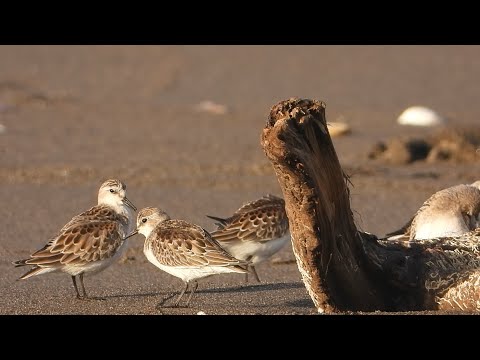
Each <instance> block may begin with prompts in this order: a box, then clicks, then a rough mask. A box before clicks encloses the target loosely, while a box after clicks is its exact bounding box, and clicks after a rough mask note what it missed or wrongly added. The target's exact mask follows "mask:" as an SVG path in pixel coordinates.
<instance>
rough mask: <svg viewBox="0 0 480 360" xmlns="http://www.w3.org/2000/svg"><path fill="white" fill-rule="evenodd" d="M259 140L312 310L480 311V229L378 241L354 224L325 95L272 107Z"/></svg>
mask: <svg viewBox="0 0 480 360" xmlns="http://www.w3.org/2000/svg"><path fill="white" fill-rule="evenodd" d="M261 143H262V146H263V149H264V151H265V153H266V155H267V157H268V158H269V159H270V161H271V162H272V164H273V167H274V170H275V173H276V175H277V178H278V181H279V183H280V187H281V189H282V192H283V196H284V198H285V204H286V205H285V206H286V211H287V215H288V218H289V222H290V232H291V235H292V247H293V252H294V255H295V258H296V261H297V265H298V269H299V270H300V273H301V276H302V279H303V282H304V284H305V287H306V289H307V291H308V293H309V295H310V297H311V298H312V300H313V303H314V305H315V307H316V308H317V310H318V312H336V311H348V310H350V311H375V310H383V311H410V310H436V309H440V310H455V311H459V310H460V311H480V290H479V289H480V247H479V245H478V244H479V240H480V229H477V230H476V231H473V232H471V233H468V234H465V235H464V236H461V237H456V238H439V239H430V240H421V241H418V240H417V241H414V242H408V241H403V242H395V241H382V240H379V239H378V238H377V237H376V236H375V235H372V234H368V233H364V232H360V231H358V230H357V228H356V227H355V223H354V220H353V214H352V210H351V208H350V192H349V188H348V184H349V179H348V176H346V175H345V174H344V172H343V171H342V168H341V166H340V163H339V161H338V158H337V155H336V152H335V149H334V147H333V144H332V141H331V138H330V135H329V131H328V128H327V122H326V119H325V104H324V103H323V102H319V101H315V100H308V99H298V98H292V99H289V100H285V101H281V102H280V103H278V104H277V105H275V106H273V108H272V109H271V111H270V115H269V118H268V121H267V124H266V127H265V129H264V130H263V133H262V140H261Z"/></svg>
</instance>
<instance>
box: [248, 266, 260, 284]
mask: <svg viewBox="0 0 480 360" xmlns="http://www.w3.org/2000/svg"><path fill="white" fill-rule="evenodd" d="M250 267H251V268H252V270H253V275H255V278H256V279H257V281H258V282H261V281H260V278H259V277H258V274H257V270H256V269H255V266H254V265H250Z"/></svg>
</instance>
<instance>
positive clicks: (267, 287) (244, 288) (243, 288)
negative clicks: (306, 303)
mask: <svg viewBox="0 0 480 360" xmlns="http://www.w3.org/2000/svg"><path fill="white" fill-rule="evenodd" d="M303 286H304V285H303V284H302V283H301V282H289V283H270V284H252V285H248V284H245V285H238V286H233V287H225V288H204V289H200V288H199V289H198V290H197V291H196V292H195V293H196V294H212V293H230V292H257V291H272V290H285V289H287V290H288V289H299V288H302V287H303ZM173 293H174V294H177V293H178V291H173ZM171 294H172V291H157V292H147V293H137V294H115V295H107V296H104V298H105V299H116V298H135V297H154V296H169V295H171Z"/></svg>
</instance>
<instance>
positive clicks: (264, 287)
mask: <svg viewBox="0 0 480 360" xmlns="http://www.w3.org/2000/svg"><path fill="white" fill-rule="evenodd" d="M303 286H304V285H303V284H302V283H300V282H298V283H297V282H289V283H270V284H252V285H249V284H244V285H238V286H234V287H228V288H210V289H208V288H207V289H199V290H198V291H197V293H207V294H208V293H226V292H256V291H271V290H285V289H287V290H288V289H298V288H302V287H303Z"/></svg>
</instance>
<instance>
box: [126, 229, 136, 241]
mask: <svg viewBox="0 0 480 360" xmlns="http://www.w3.org/2000/svg"><path fill="white" fill-rule="evenodd" d="M137 234H138V230H137V229H135V230H133V231H132V232H131V233H130V234H128V235H127V236H126V237H125V239H123V240H127V239H128V238H130V237H132V236H134V235H137Z"/></svg>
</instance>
